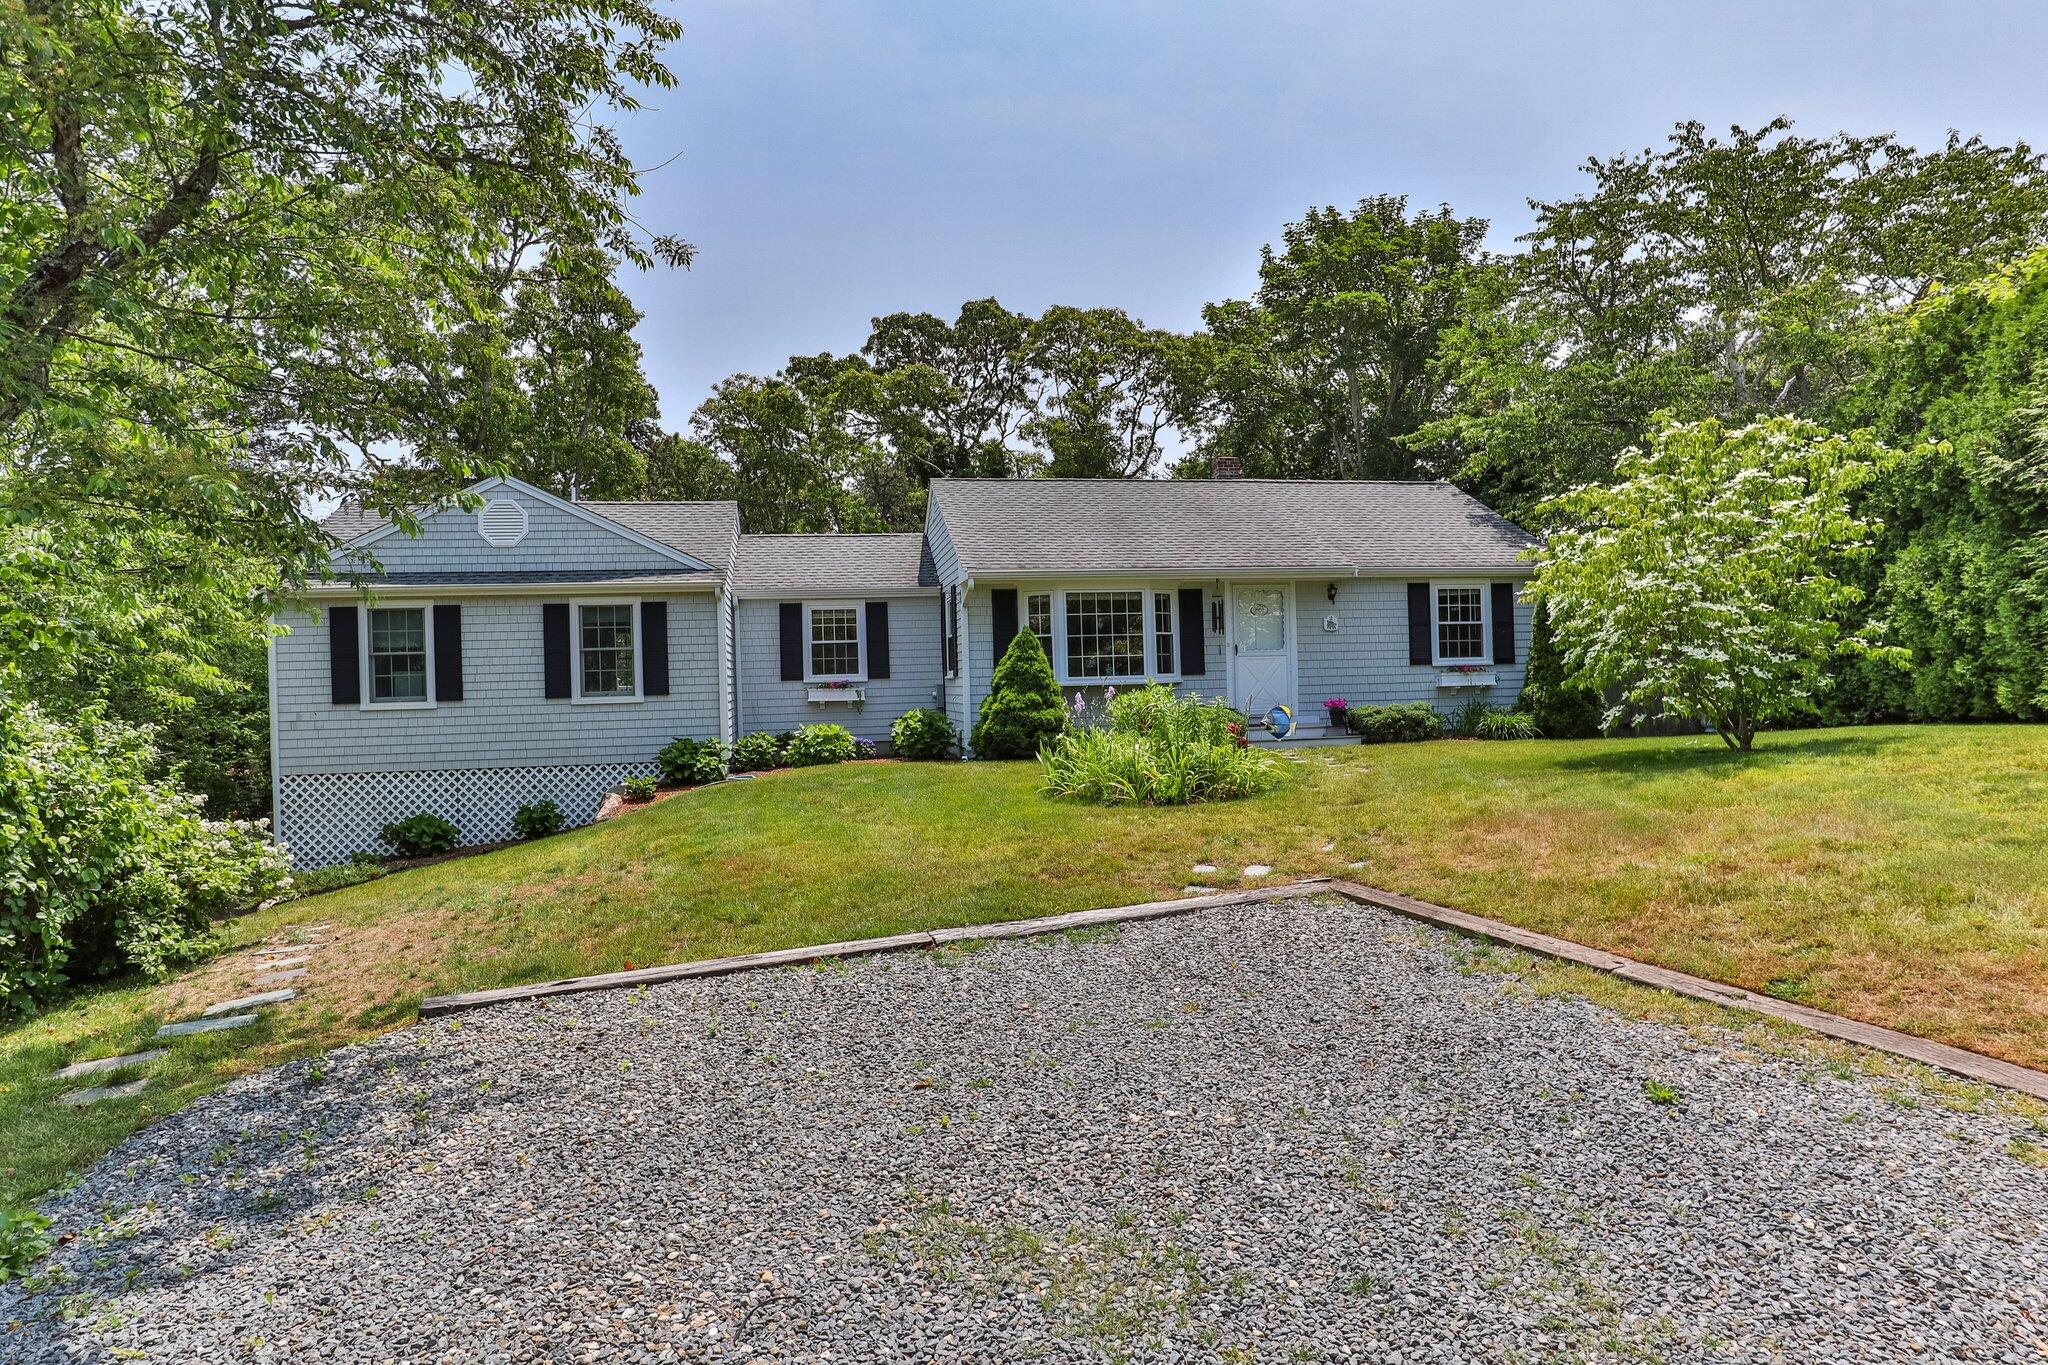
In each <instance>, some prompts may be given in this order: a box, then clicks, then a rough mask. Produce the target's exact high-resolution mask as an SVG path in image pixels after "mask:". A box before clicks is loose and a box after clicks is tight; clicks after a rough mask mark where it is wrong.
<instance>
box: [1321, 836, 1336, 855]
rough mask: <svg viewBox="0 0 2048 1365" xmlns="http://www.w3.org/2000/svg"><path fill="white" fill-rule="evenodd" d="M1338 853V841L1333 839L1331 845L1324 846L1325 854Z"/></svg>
mask: <svg viewBox="0 0 2048 1365" xmlns="http://www.w3.org/2000/svg"><path fill="white" fill-rule="evenodd" d="M1336 851H1337V841H1336V840H1335V839H1332V840H1330V842H1329V843H1327V844H1324V845H1323V852H1325V853H1335V852H1336Z"/></svg>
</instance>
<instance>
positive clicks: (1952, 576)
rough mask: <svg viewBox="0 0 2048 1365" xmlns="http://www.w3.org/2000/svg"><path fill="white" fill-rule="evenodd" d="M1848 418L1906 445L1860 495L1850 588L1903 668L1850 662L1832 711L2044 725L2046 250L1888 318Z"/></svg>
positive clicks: (2047, 619) (2047, 666)
mask: <svg viewBox="0 0 2048 1365" xmlns="http://www.w3.org/2000/svg"><path fill="white" fill-rule="evenodd" d="M1850 406H1851V411H1852V412H1853V413H1854V415H1855V418H1856V420H1858V421H1865V422H1868V423H1869V424H1870V425H1872V426H1873V427H1875V428H1876V429H1877V430H1878V432H1879V433H1880V434H1882V435H1883V436H1884V437H1885V438H1887V439H1888V440H1890V441H1892V442H1893V443H1894V444H1897V445H1900V446H1907V445H1912V446H1915V447H1917V448H1916V449H1914V450H1913V451H1912V453H1911V454H1909V455H1908V456H1906V457H1905V458H1904V459H1902V460H1900V461H1899V462H1898V463H1897V464H1896V465H1894V466H1892V467H1891V468H1890V469H1888V470H1887V471H1886V473H1885V476H1884V477H1883V478H1881V479H1880V480H1878V481H1877V482H1876V483H1875V484H1873V485H1872V486H1871V487H1870V488H1869V489H1868V490H1866V494H1865V505H1866V507H1867V508H1868V510H1869V512H1870V514H1871V515H1873V516H1875V517H1877V518H1880V519H1881V520H1882V522H1883V530H1882V532H1881V533H1880V534H1879V536H1878V540H1877V551H1878V553H1877V555H1876V557H1875V559H1874V560H1873V561H1872V562H1871V563H1870V564H1868V565H1866V566H1865V568H1866V572H1865V574H1864V576H1863V579H1862V580H1861V581H1863V582H1864V583H1865V584H1866V585H1867V586H1868V587H1869V588H1870V589H1871V594H1872V602H1871V609H1872V612H1873V614H1875V615H1877V616H1879V617H1881V618H1882V619H1884V620H1885V621H1886V622H1887V624H1888V626H1889V629H1890V631H1891V638H1892V639H1893V640H1894V641H1895V642H1896V643H1898V644H1900V645H1902V646H1905V647H1907V648H1909V649H1911V650H1912V652H1913V668H1912V669H1911V670H1910V671H1908V672H1900V671H1897V670H1892V669H1884V668H1871V667H1868V666H1867V665H1863V664H1861V663H1854V662H1852V664H1851V665H1850V666H1849V668H1848V669H1847V670H1846V672H1847V677H1846V678H1845V683H1846V687H1845V689H1844V691H1845V695H1844V696H1843V697H1842V699H1841V705H1842V710H1843V714H1845V715H1847V716H1850V717H1857V718H1860V717H1870V716H1905V717H1909V718H1911V719H1915V720H1965V719H1991V718H1999V717H2007V716H2016V717H2021V718H2028V719H2032V718H2038V717H2041V716H2043V715H2048V250H2043V251H2036V252H2033V253H2032V254H2030V255H2028V256H2026V257H2025V258H2023V259H2021V260H2019V261H2016V262H2014V263H2013V264H2012V265H2011V266H2010V267H2008V268H2006V269H2004V270H2000V271H1997V272H1995V273H1993V274H1991V275H1988V276H1986V277H1984V278H1983V279H1981V280H1976V281H1972V282H1970V283H1967V284H1964V285H1962V286H1960V287H1958V288H1955V289H1936V290H1934V291H1933V292H1932V293H1930V294H1929V295H1928V296H1927V298H1926V299H1924V300H1923V301H1922V302H1921V303H1920V304H1919V305H1917V306H1916V307H1915V308H1913V309H1912V310H1911V311H1910V312H1908V313H1906V314H1904V315H1903V316H1901V317H1900V318H1898V319H1896V320H1895V321H1893V322H1892V323H1891V324H1890V325H1889V326H1887V327H1886V328H1885V330H1884V334H1883V344H1882V345H1881V347H1880V348H1879V350H1878V354H1877V358H1876V361H1875V363H1874V364H1873V366H1872V370H1871V376H1870V380H1869V383H1868V384H1867V385H1866V386H1865V391H1864V392H1863V393H1861V394H1859V395H1858V397H1857V399H1856V401H1855V403H1854V404H1853V405H1850Z"/></svg>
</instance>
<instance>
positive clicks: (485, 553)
mask: <svg viewBox="0 0 2048 1365" xmlns="http://www.w3.org/2000/svg"><path fill="white" fill-rule="evenodd" d="M484 496H485V497H486V498H488V499H491V500H497V499H510V500H511V501H514V502H518V503H520V504H521V505H522V506H524V507H525V508H526V535H525V537H524V538H523V539H521V540H520V542H519V543H518V544H517V545H509V546H505V547H503V548H500V547H498V546H495V545H492V544H490V543H489V542H487V541H486V540H485V539H484V538H483V537H482V536H480V535H478V534H477V531H476V513H474V512H465V511H463V510H462V509H461V508H459V507H450V508H444V509H442V510H441V511H439V512H436V513H435V514H434V515H432V516H430V517H428V518H427V519H426V520H425V521H424V522H423V523H421V526H420V534H419V535H418V536H416V537H415V536H408V535H406V534H405V533H404V532H402V531H393V532H392V533H391V534H389V535H387V536H384V537H383V538H382V539H380V540H377V541H374V542H372V543H371V544H370V545H368V546H365V547H364V549H363V553H364V554H367V555H370V556H372V557H373V558H375V559H376V560H377V562H378V563H379V564H380V565H382V567H383V568H384V569H385V570H386V571H387V572H390V573H404V574H409V573H437V572H449V573H462V572H484V571H493V572H542V571H548V570H562V569H590V568H603V569H611V570H618V571H621V572H639V573H653V572H666V573H688V572H690V570H691V566H690V565H687V564H684V563H683V562H682V561H680V560H678V559H677V558H676V557H675V556H674V555H672V554H664V553H662V552H661V551H659V550H650V549H648V548H647V547H646V546H644V545H639V544H636V543H634V542H633V541H631V540H628V539H626V538H625V537H623V536H621V535H619V534H618V533H617V532H614V531H609V530H606V529H605V528H604V527H602V526H598V525H595V524H593V523H591V522H587V521H585V520H583V519H582V518H581V517H578V516H576V515H574V514H572V513H569V512H565V511H563V510H562V509H561V508H559V507H554V506H550V505H549V504H547V503H544V502H541V501H540V500H539V499H537V498H529V497H527V496H525V495H524V494H522V493H519V492H517V491H515V490H513V489H508V488H497V489H493V490H491V491H490V492H489V493H487V494H485V495H484ZM343 562H345V561H339V560H338V561H337V563H343ZM361 567H362V569H363V571H364V572H368V568H367V566H361ZM713 567H714V568H717V567H720V566H717V565H714V566H713Z"/></svg>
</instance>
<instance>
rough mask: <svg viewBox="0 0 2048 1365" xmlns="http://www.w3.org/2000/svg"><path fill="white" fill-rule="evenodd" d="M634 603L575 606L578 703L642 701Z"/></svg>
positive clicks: (595, 603) (602, 603) (599, 603)
mask: <svg viewBox="0 0 2048 1365" xmlns="http://www.w3.org/2000/svg"><path fill="white" fill-rule="evenodd" d="M633 618H634V604H633V603H631V602H578V603H577V604H576V700H577V701H638V700H639V699H640V633H639V631H638V630H636V629H635V628H634V619H633Z"/></svg>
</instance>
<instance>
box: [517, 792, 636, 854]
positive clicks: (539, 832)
mask: <svg viewBox="0 0 2048 1365" xmlns="http://www.w3.org/2000/svg"><path fill="white" fill-rule="evenodd" d="M627 780H628V781H631V780H632V779H631V778H628V779H627ZM568 823H569V822H568V819H567V818H566V817H565V816H564V815H563V814H562V808H561V807H560V806H558V805H556V804H555V803H554V802H552V801H529V802H527V803H526V804H525V805H523V806H521V807H520V808H519V809H518V810H515V811H513V812H512V832H513V833H514V834H516V835H518V836H519V837H520V838H522V839H540V838H545V837H546V836H547V835H550V834H558V833H560V832H561V829H562V826H563V825H566V824H568Z"/></svg>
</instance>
